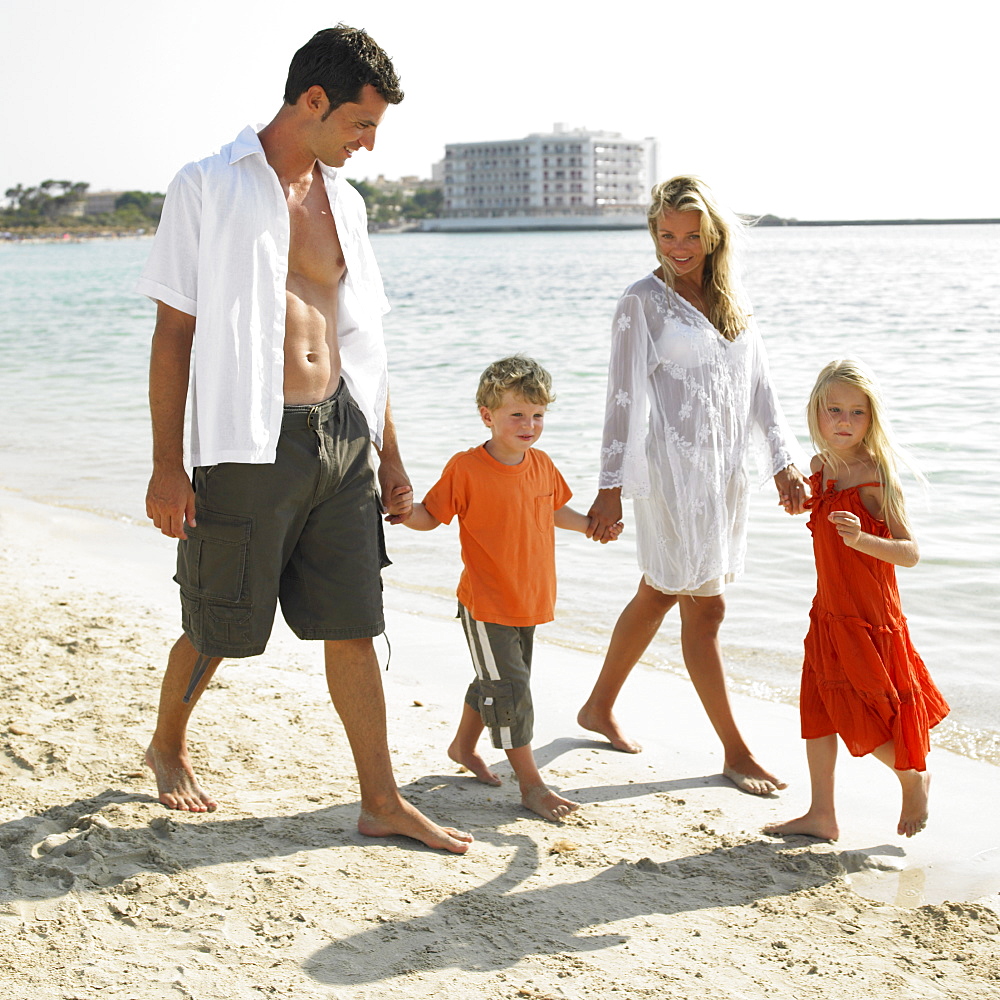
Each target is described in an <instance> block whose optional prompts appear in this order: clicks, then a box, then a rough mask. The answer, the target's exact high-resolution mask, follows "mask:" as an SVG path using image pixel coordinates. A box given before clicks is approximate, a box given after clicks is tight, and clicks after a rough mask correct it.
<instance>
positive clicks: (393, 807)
mask: <svg viewBox="0 0 1000 1000" xmlns="http://www.w3.org/2000/svg"><path fill="white" fill-rule="evenodd" d="M358 833H360V834H363V835H364V836H365V837H392V836H399V837H410V838H411V839H412V840H419V841H420V843H421V844H426V845H427V846H428V847H433V848H435V849H437V850H442V851H451V853H452V854H465V852H466V851H467V850H468V849H469V845H470V844H471V843H472V841H473V840H474V839H475V838H474V837H473V836H472V834H471V833H465V832H464V831H463V830H456V829H454V827H450V826H438V825H437V823H432V822H431V821H430V820H429V819H428V818H427V817H426V816H425V815H424V814H423V813H422V812H420V810H419V809H417V808H416V806H414V805H411V804H410V803H409V802H407V801H406V799H404V798H403V797H402V796H397V798H396V801H395V802H394V803H392V804H390V805H389V806H387V807H386V808H385V809H384V810H380V811H379V812H377V813H376V812H375V811H374V810H371V809H364V808H363V809H362V810H361V815H360V816H359V817H358Z"/></svg>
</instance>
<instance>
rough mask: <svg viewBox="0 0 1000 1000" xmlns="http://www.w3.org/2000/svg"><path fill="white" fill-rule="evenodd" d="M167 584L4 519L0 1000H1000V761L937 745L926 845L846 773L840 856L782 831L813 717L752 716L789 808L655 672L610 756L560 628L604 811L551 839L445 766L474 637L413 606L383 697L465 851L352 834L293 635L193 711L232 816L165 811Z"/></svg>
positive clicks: (160, 543)
mask: <svg viewBox="0 0 1000 1000" xmlns="http://www.w3.org/2000/svg"><path fill="white" fill-rule="evenodd" d="M172 562H173V546H172V544H171V543H170V542H168V541H167V540H166V539H163V538H162V537H161V536H159V535H158V534H156V533H155V532H154V531H153V530H152V529H149V528H138V527H135V526H131V525H127V524H123V523H116V522H113V521H109V520H104V519H101V518H97V517H93V516H90V515H86V514H81V513H78V512H73V511H65V510H59V509H55V508H50V507H43V506H39V505H36V504H32V503H29V502H26V501H23V500H21V499H19V498H17V497H16V496H14V495H11V494H4V495H2V496H0V573H2V579H3V582H4V587H3V592H2V597H0V603H2V615H3V622H4V626H5V627H4V629H3V631H2V633H0V657H2V670H3V683H4V699H3V718H2V720H0V738H2V741H3V748H4V754H3V757H2V767H3V786H2V788H3V791H2V798H0V849H2V850H3V857H4V861H5V863H4V866H3V874H2V883H0V983H2V984H3V985H2V986H0V996H2V997H3V998H4V1000H7V998H11V1000H21V998H24V1000H27V998H31V1000H48V998H64V1000H84V998H87V1000H89V998H97V997H98V996H100V997H102V998H104V997H107V998H142V1000H145V998H160V997H170V998H182V997H189V998H197V1000H203V998H205V1000H208V998H244V997H246V998H250V997H253V998H259V997H262V996H265V997H266V996H273V997H280V998H282V1000H298V998H320V997H322V998H334V997H336V998H365V1000H368V998H373V1000H374V998H390V997H391V998H424V997H448V998H452V1000H454V998H459V1000H463V998H467V997H468V998H476V997H488V998H493V997H503V998H507V997H511V998H516V997H528V998H536V1000H543V998H593V1000H597V998H600V1000H604V998H632V997H636V998H638V997H650V998H652V997H656V998H671V1000H674V998H681V1000H684V998H698V1000H722V998H726V1000H729V998H741V1000H742V998H756V997H778V998H785V997H787V998H793V997H794V998H802V997H808V998H813V997H816V998H819V997H823V998H826V997H832V998H846V1000H853V998H868V997H871V998H879V1000H883V998H886V997H905V998H910V997H914V998H918V997H919V998H923V997H927V998H942V997H949V998H952V997H953V998H956V1000H958V998H961V1000H971V998H980V997H982V998H987V997H990V998H995V997H997V996H1000V927H998V920H997V913H996V910H997V908H998V907H1000V832H998V831H1000V822H998V821H1000V804H998V796H997V790H998V784H997V776H998V775H997V769H996V768H993V767H990V766H988V765H985V764H979V763H976V762H973V761H970V760H967V759H964V758H961V757H957V756H955V755H953V754H950V753H948V752H946V751H943V750H935V751H934V753H933V754H932V756H931V768H932V770H933V772H934V775H935V777H934V789H933V795H932V811H931V821H930V825H929V828H928V829H927V831H926V832H925V833H923V834H921V835H920V836H919V837H917V838H914V840H912V841H906V840H905V839H903V838H900V837H897V836H896V834H895V825H896V818H897V815H898V791H897V786H896V782H895V780H894V778H893V777H892V775H891V774H889V773H888V771H887V770H886V769H885V768H883V767H881V766H880V765H879V764H877V763H876V762H875V761H872V760H867V759H866V760H860V761H855V760H851V759H850V758H848V757H846V755H842V761H841V766H840V769H839V771H838V776H839V789H840V798H839V803H840V813H841V826H842V828H843V834H842V839H841V840H840V842H839V843H837V844H836V845H833V844H829V843H822V842H816V841H811V840H808V839H806V838H790V839H789V840H787V841H781V840H777V839H774V838H768V837H763V836H761V835H760V834H759V833H758V831H759V829H760V827H761V826H762V825H763V824H764V823H766V822H769V821H772V820H774V819H781V818H787V817H790V816H791V815H796V814H797V813H798V812H799V811H800V810H801V809H802V808H804V806H805V804H806V801H807V799H808V784H807V773H806V767H805V760H804V753H803V749H802V745H801V741H800V740H799V739H798V728H797V718H796V713H795V711H794V710H793V709H791V708H788V707H787V706H782V705H776V704H771V703H767V702H760V701H754V700H751V699H737V705H736V710H737V715H738V718H739V719H740V720H741V722H742V724H743V725H744V727H745V729H746V731H747V733H748V736H749V737H750V740H751V744H752V746H753V747H754V749H755V751H756V752H757V754H758V757H759V758H760V759H761V760H762V761H763V762H764V763H765V764H767V765H768V766H769V767H771V768H773V769H774V770H776V771H777V772H779V773H780V774H781V775H782V776H783V777H785V778H786V780H788V781H790V782H791V783H792V785H791V787H790V788H789V790H788V791H786V792H784V793H783V794H782V795H781V797H780V798H774V799H771V800H760V799H755V798H753V797H751V796H747V795H743V794H741V793H739V792H737V791H736V790H735V789H733V788H732V787H731V786H729V785H728V784H727V783H726V782H724V781H723V780H722V779H721V777H720V776H719V775H718V774H717V770H718V768H719V767H720V764H721V761H720V760H719V753H718V750H717V744H716V742H715V739H714V737H713V735H712V734H711V732H710V730H709V727H708V723H707V722H706V720H705V717H704V714H703V713H702V712H701V709H700V707H699V706H698V703H697V701H696V699H695V696H694V694H693V692H692V690H691V688H690V685H689V684H687V683H686V682H685V681H683V680H680V679H678V678H675V677H672V676H669V675H667V674H664V673H662V672H656V671H652V670H642V669H640V670H638V671H637V672H636V674H635V676H634V677H633V678H632V679H631V680H630V682H629V684H628V685H627V687H626V689H625V692H624V694H623V697H622V700H621V702H620V716H621V717H622V718H623V720H624V721H626V722H627V723H628V728H629V731H630V732H631V733H632V734H634V735H635V736H636V737H637V738H638V739H640V740H641V741H642V742H643V743H644V744H645V746H646V751H645V752H644V753H643V754H641V755H639V756H634V757H633V756H628V755H625V754H618V753H614V752H612V751H610V750H608V749H606V747H605V746H602V745H600V744H598V743H596V742H593V741H591V740H590V739H589V738H588V737H587V736H586V734H584V733H582V732H581V731H580V730H579V728H578V727H577V726H576V724H575V721H574V717H575V713H576V709H577V707H578V705H579V703H580V702H581V700H582V699H583V697H584V695H585V693H586V691H587V690H588V689H589V686H590V684H591V683H592V681H593V678H594V677H595V675H596V673H597V670H598V668H599V666H600V663H599V660H598V659H597V658H596V657H594V656H592V655H589V654H585V653H579V652H575V651H571V650H566V649H562V648H558V647H555V646H552V645H547V644H546V643H545V642H544V632H545V630H544V628H542V629H540V630H539V637H540V639H542V640H543V641H541V642H539V644H538V646H537V647H536V657H535V661H536V668H535V669H536V681H535V699H536V706H537V715H538V726H537V733H536V741H535V743H536V748H537V754H538V757H539V761H540V763H541V764H542V765H543V767H544V771H545V773H546V774H547V775H548V777H549V778H550V779H551V783H552V784H553V785H554V786H556V787H557V788H559V789H560V790H561V791H562V792H563V793H564V794H567V795H569V797H571V798H576V799H578V800H580V801H581V802H583V803H584V805H583V807H582V808H581V809H580V811H579V812H578V813H577V814H576V815H575V816H574V817H573V818H571V819H570V820H569V821H568V822H566V823H565V824H562V825H558V826H557V825H553V824H549V823H546V822H544V821H542V820H540V819H537V818H535V817H533V816H532V815H531V814H530V813H527V812H525V811H523V810H522V809H520V807H519V806H518V803H517V795H516V786H513V785H512V784H511V783H510V782H509V781H508V783H506V784H505V785H504V786H503V787H502V788H500V789H491V788H487V787H486V786H483V785H480V784H478V783H476V782H474V781H472V780H471V779H470V778H468V776H463V775H460V774H458V773H456V772H457V768H456V767H455V766H454V765H453V764H452V763H451V762H450V761H448V760H447V758H446V756H445V754H444V748H445V747H446V746H447V743H448V741H449V739H450V737H451V734H452V728H453V726H454V724H455V722H456V720H457V713H458V711H459V709H460V705H461V700H462V696H463V692H464V688H465V684H466V683H467V680H468V673H469V666H468V663H467V653H466V651H465V648H464V642H463V640H462V636H461V632H460V629H459V627H458V625H457V623H456V622H454V621H450V620H447V619H443V618H442V619H437V618H433V617H428V616H418V615H413V614H409V613H407V612H406V611H405V608H406V607H407V606H408V604H409V603H411V599H410V598H408V597H407V596H406V595H405V594H402V593H400V592H393V591H389V592H387V603H388V605H389V608H390V611H389V615H388V621H389V634H390V638H391V640H392V645H393V654H392V664H391V668H390V670H389V672H388V673H387V674H384V675H383V676H384V679H385V685H386V695H387V700H388V705H389V729H390V738H391V745H392V749H393V753H394V759H395V764H396V773H397V777H398V779H399V782H400V784H401V786H402V787H403V788H404V791H405V794H406V795H408V796H409V797H410V798H411V799H412V800H413V801H414V802H416V803H417V804H418V805H419V806H420V807H421V808H422V809H423V810H425V811H426V812H427V813H429V814H430V815H431V816H432V817H434V818H435V819H437V820H440V821H447V822H449V823H452V824H454V825H456V826H459V827H462V828H464V829H468V830H470V831H471V832H473V833H474V834H475V836H476V838H477V840H476V843H475V845H474V846H473V849H472V850H471V851H470V852H469V854H467V855H466V856H464V857H457V856H453V855H447V854H440V853H437V852H434V851H430V850H427V849H426V848H423V847H422V846H419V845H416V844H413V843H411V842H408V841H404V840H402V839H399V838H394V839H390V840H385V841H377V840H368V839H365V838H362V837H360V836H359V835H358V834H357V832H356V830H355V821H356V818H357V810H358V800H357V788H356V784H355V780H354V775H353V768H352V763H351V759H350V754H349V751H348V749H347V747H346V741H345V739H344V736H343V732H342V730H341V728H340V726H339V723H338V722H337V720H336V717H335V715H334V713H333V711H332V709H331V708H330V706H329V702H328V699H327V695H326V692H325V689H324V686H323V679H322V670H321V666H320V652H319V648H318V644H314V643H300V642H298V641H297V640H295V639H294V638H293V637H291V636H290V635H289V634H288V633H287V631H286V630H285V629H284V628H283V627H278V628H276V630H275V636H274V639H273V640H272V644H271V648H270V649H269V650H268V652H267V654H266V655H265V656H263V657H260V658H257V659H254V660H249V661H241V662H240V661H231V662H229V663H227V664H226V665H224V667H223V668H222V670H221V671H220V674H219V676H218V679H217V681H216V683H215V684H214V685H213V687H212V688H211V689H210V691H209V693H208V694H207V695H206V696H205V698H204V699H203V700H202V703H201V705H200V706H199V711H198V714H197V715H196V717H195V726H194V731H193V739H194V754H195V757H196V760H197V766H198V768H199V772H200V774H201V776H202V778H203V781H204V783H205V785H206V786H207V787H208V788H210V789H211V791H212V792H213V794H214V795H215V796H216V797H217V798H218V799H219V800H220V802H221V806H220V809H219V811H218V812H216V813H213V814H206V815H198V816H194V815H187V814H180V813H170V812H168V811H167V810H165V809H164V808H163V807H162V806H161V805H159V803H158V802H157V801H156V799H155V797H154V796H153V795H151V792H152V791H153V784H152V782H151V779H150V776H149V774H148V772H145V771H144V770H143V769H142V768H141V765H140V761H141V751H142V748H143V747H144V746H145V742H146V740H147V739H148V736H149V734H150V732H151V729H152V724H153V717H154V712H155V703H156V698H157V691H158V685H159V679H160V673H161V670H162V666H163V662H164V659H165V655H166V651H167V648H168V646H169V644H170V643H171V642H172V640H173V639H174V638H175V637H176V632H177V620H178V612H177V598H176V593H175V588H174V585H173V584H172V583H171V582H170V576H171V573H172ZM620 596H621V600H622V601H624V599H625V598H626V596H627V595H620ZM378 648H379V651H380V655H382V656H383V657H384V645H382V644H380V645H379V646H378ZM418 703H419V704H418ZM484 754H485V756H486V757H487V759H488V760H489V761H491V762H492V761H496V760H498V759H499V758H500V757H502V755H501V754H499V753H498V752H496V751H492V750H490V748H489V747H488V746H486V747H484ZM498 767H499V770H501V772H502V773H504V774H505V775H509V770H508V769H507V767H506V764H505V763H501V764H499V765H498Z"/></svg>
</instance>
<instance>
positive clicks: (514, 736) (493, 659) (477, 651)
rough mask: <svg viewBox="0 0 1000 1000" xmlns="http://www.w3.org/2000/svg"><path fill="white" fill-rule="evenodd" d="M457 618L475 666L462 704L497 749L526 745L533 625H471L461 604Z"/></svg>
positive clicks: (472, 620)
mask: <svg viewBox="0 0 1000 1000" xmlns="http://www.w3.org/2000/svg"><path fill="white" fill-rule="evenodd" d="M458 617H459V618H460V619H461V620H462V628H463V629H464V630H465V638H466V641H467V642H468V643H469V652H470V653H471V654H472V664H473V666H474V667H475V668H476V679H475V680H474V681H473V682H472V683H471V684H470V685H469V688H468V690H467V691H466V693H465V703H466V705H468V706H470V707H471V708H474V709H475V710H476V711H477V712H478V713H479V715H480V717H481V718H482V720H483V725H484V726H486V728H487V729H489V731H490V742H491V743H492V744H493V746H494V747H496V749H497V750H512V749H514V748H515V747H523V746H527V745H528V744H529V743H530V742H531V737H532V736H533V735H534V733H533V730H534V726H535V712H534V708H533V706H532V703H531V686H530V682H531V651H532V646H533V645H534V638H535V626H534V625H498V624H496V623H495V622H480V621H476V619H475V618H473V617H472V615H471V614H469V609H468V608H466V607H464V606H463V605H462V603H461V602H459V605H458Z"/></svg>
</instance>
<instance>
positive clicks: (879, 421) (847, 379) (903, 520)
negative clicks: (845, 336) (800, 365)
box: [807, 358, 926, 531]
mask: <svg viewBox="0 0 1000 1000" xmlns="http://www.w3.org/2000/svg"><path fill="white" fill-rule="evenodd" d="M838 383H840V384H842V385H849V386H852V387H853V388H855V389H857V390H859V391H860V392H863V393H864V394H865V396H867V397H868V409H869V412H870V414H871V421H870V422H869V424H868V430H867V431H866V433H865V436H864V438H862V440H861V444H862V445H863V446H864V448H865V449H866V450H867V451H868V454H869V456H870V457H871V460H872V462H873V463H874V465H875V468H876V470H877V474H878V481H879V483H881V485H882V504H881V507H880V510H879V513H880V515H881V517H882V520H883V521H885V522H887V523H888V522H889V520H890V519H891V520H894V521H895V522H896V523H898V524H899V525H901V526H902V527H903V528H904V529H905V530H907V531H909V527H910V524H909V520H908V519H907V516H906V505H905V504H904V502H903V489H902V486H901V485H900V482H899V463H900V462H902V463H903V464H904V465H906V466H907V468H909V469H910V471H911V472H912V473H913V474H914V476H915V477H916V478H917V479H918V480H919V481H921V482H925V481H926V480H924V477H923V475H922V474H921V473H920V471H919V470H918V469H917V468H916V467H915V466H914V464H913V462H912V461H911V460H910V458H909V457H908V456H907V454H906V453H905V452H904V451H903V450H902V449H901V448H900V447H899V445H897V444H896V440H895V437H894V436H893V433H892V428H891V426H890V425H889V417H888V415H887V413H886V410H885V402H884V400H883V399H882V390H881V388H880V387H879V384H878V381H877V380H876V378H875V376H874V375H873V374H872V373H871V371H869V369H868V368H867V367H866V366H865V365H864V364H863V363H862V362H861V361H857V360H856V359H854V358H843V359H841V360H837V361H831V362H830V363H829V364H828V365H827V366H826V367H825V368H824V369H823V370H822V371H821V372H820V373H819V375H818V376H817V378H816V384H815V385H814V386H813V390H812V392H811V393H810V394H809V408H808V411H807V417H808V421H809V436H810V437H811V438H812V442H813V446H814V447H815V448H816V451H817V453H818V454H819V456H820V458H821V459H822V460H823V463H824V464H825V465H828V466H829V467H830V468H831V469H832V470H833V471H834V472H836V471H837V468H838V466H840V465H842V464H843V463H842V462H841V461H840V460H839V459H838V458H837V457H836V455H834V454H832V453H831V452H830V450H829V448H828V447H827V444H826V441H824V440H823V435H822V434H821V433H820V424H819V413H820V409H821V408H823V407H825V406H826V405H827V400H828V399H829V396H830V391H831V389H832V387H833V386H834V385H836V384H838Z"/></svg>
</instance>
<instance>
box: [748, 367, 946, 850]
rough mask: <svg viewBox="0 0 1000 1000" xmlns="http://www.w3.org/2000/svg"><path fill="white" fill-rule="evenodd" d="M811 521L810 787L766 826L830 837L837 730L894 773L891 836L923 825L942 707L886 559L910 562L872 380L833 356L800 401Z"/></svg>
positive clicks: (893, 454) (805, 677)
mask: <svg viewBox="0 0 1000 1000" xmlns="http://www.w3.org/2000/svg"><path fill="white" fill-rule="evenodd" d="M809 434H810V436H811V437H812V440H813V444H814V445H815V446H816V447H817V448H818V449H819V453H818V454H817V455H815V456H814V457H813V460H812V473H813V474H812V478H811V480H810V485H811V488H812V496H811V498H810V499H809V501H808V502H807V506H808V507H809V508H811V515H810V518H809V529H810V531H811V532H812V535H813V549H814V552H815V556H816V575H817V586H816V597H815V598H814V599H813V605H812V610H811V611H810V613H809V618H810V626H809V634H808V635H807V636H806V641H805V662H804V664H803V667H802V690H801V696H800V702H799V705H800V712H801V715H802V737H803V739H805V740H806V755H807V757H808V761H809V774H810V779H811V785H812V803H811V804H810V806H809V811H808V812H807V813H806V814H805V815H804V816H800V817H798V818H797V819H793V820H789V821H788V822H786V823H775V824H772V825H771V826H768V827H765V830H764V832H765V833H771V834H778V835H781V834H793V833H804V834H809V835H810V836H813V837H822V838H823V839H826V840H836V839H837V837H838V836H839V833H840V829H839V827H838V825H837V816H836V813H835V811H834V802H833V770H834V765H835V764H836V760H837V735H838V734H839V735H840V737H841V739H843V741H844V743H845V745H846V746H847V749H848V750H849V751H850V752H851V754H853V755H854V756H855V757H861V756H864V755H865V754H869V753H870V754H874V756H875V757H877V758H878V759H879V760H880V761H882V763H883V764H886V765H888V766H889V767H891V768H892V769H893V771H894V772H895V775H896V777H897V778H898V779H899V783H900V786H901V787H902V792H903V808H902V812H901V813H900V816H899V825H898V826H897V827H896V832H897V833H899V834H900V835H901V836H906V837H912V836H913V835H914V834H915V833H919V832H920V831H921V830H922V829H923V828H924V826H925V825H926V823H927V792H928V787H929V785H930V775H928V774H927V772H926V770H925V757H926V755H927V752H928V750H929V749H930V741H929V738H928V731H929V730H930V729H931V728H932V727H933V726H936V725H937V724H938V723H939V722H940V721H941V720H942V719H943V718H944V717H945V715H947V714H948V705H947V704H946V702H945V700H944V698H942V697H941V693H940V692H939V691H938V689H937V688H936V687H935V686H934V683H933V681H932V680H931V679H930V676H929V674H928V673H927V668H926V667H925V666H924V663H923V661H922V660H921V659H920V657H919V656H918V655H917V652H916V650H915V649H914V648H913V645H912V644H911V642H910V635H909V632H908V631H907V627H906V619H905V618H904V617H903V613H902V611H901V610H900V606H899V592H898V590H897V588H896V570H895V567H896V566H914V565H916V563H917V560H918V559H919V553H918V551H917V543H916V542H915V541H914V540H913V539H912V538H911V537H910V529H909V525H908V523H907V519H906V511H905V508H904V505H903V494H902V492H901V490H900V486H899V476H898V474H897V470H896V459H897V457H898V456H899V454H900V453H899V450H898V449H897V448H896V446H895V445H894V443H893V440H892V437H891V434H890V431H889V425H888V422H887V419H886V416H885V412H884V410H883V405H882V399H881V395H880V392H879V388H878V385H877V383H876V382H875V379H874V377H873V376H872V375H871V373H870V372H868V371H867V369H866V368H865V367H864V366H863V365H862V364H860V363H859V362H857V361H852V360H846V361H831V362H830V364H828V365H827V366H826V367H825V368H824V369H823V370H822V371H821V372H820V374H819V378H818V379H817V380H816V385H815V386H814V388H813V391H812V394H811V395H810V397H809Z"/></svg>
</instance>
